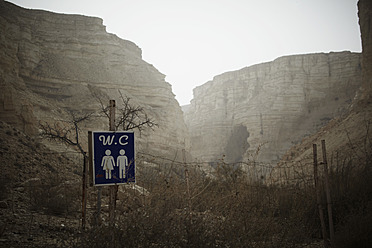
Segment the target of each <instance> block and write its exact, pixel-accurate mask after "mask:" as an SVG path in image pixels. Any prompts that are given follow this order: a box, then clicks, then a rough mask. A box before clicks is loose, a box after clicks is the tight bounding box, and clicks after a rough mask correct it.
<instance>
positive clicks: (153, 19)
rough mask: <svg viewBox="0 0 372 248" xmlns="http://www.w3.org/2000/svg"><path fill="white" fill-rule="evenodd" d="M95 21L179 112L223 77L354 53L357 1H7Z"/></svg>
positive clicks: (357, 34) (358, 48)
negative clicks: (130, 47)
mask: <svg viewBox="0 0 372 248" xmlns="http://www.w3.org/2000/svg"><path fill="white" fill-rule="evenodd" d="M10 2H13V3H15V4H17V5H19V6H22V7H26V8H32V9H45V10H49V11H53V12H58V13H70V14H82V15H88V16H97V17H100V18H102V19H103V23H104V25H105V26H106V28H107V31H108V32H110V33H114V34H116V35H117V36H119V37H120V38H123V39H126V40H130V41H132V42H134V43H136V44H137V45H138V46H139V47H140V48H141V49H142V54H143V59H144V60H145V61H147V62H148V63H150V64H153V65H154V66H155V67H156V68H157V69H158V70H159V71H160V72H161V73H163V74H165V75H166V81H167V82H169V83H170V84H171V85H172V89H173V92H174V93H175V94H176V99H177V100H178V101H179V103H180V105H185V104H188V103H189V101H190V100H191V99H192V89H193V88H195V87H196V86H198V85H201V84H203V83H206V82H207V81H209V80H212V79H213V77H214V76H216V75H219V74H221V73H224V72H226V71H233V70H238V69H241V68H243V67H246V66H250V65H254V64H259V63H262V62H267V61H272V60H274V59H276V58H278V57H281V56H284V55H293V54H303V53H315V52H330V51H344V50H348V51H353V52H360V51H361V41H360V30H359V25H358V16H357V0H105V1H103V0H101V1H96V0H63V1H62V0H11V1H10Z"/></svg>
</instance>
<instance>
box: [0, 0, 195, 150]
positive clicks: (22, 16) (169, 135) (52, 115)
mask: <svg viewBox="0 0 372 248" xmlns="http://www.w3.org/2000/svg"><path fill="white" fill-rule="evenodd" d="M0 30H1V38H0V51H1V53H0V56H1V60H0V86H1V89H2V90H1V94H0V102H1V103H2V106H1V107H0V118H1V119H2V120H5V121H7V122H9V123H12V124H14V125H17V126H19V127H22V126H24V125H27V128H26V129H27V130H28V132H31V133H35V132H36V130H37V125H36V123H37V120H46V121H48V120H53V119H56V118H57V117H58V118H59V119H61V118H65V117H66V113H65V110H66V109H67V110H78V111H81V112H88V111H94V110H99V109H100V104H99V103H98V101H96V99H95V97H94V96H101V97H102V100H104V101H107V104H108V100H109V99H115V100H117V105H118V107H120V103H121V102H120V94H122V95H124V96H127V97H130V98H131V102H132V103H133V104H135V105H139V106H142V107H144V109H145V110H146V112H147V113H148V114H149V116H150V117H151V118H153V119H154V121H155V122H156V123H157V124H158V125H159V127H158V128H155V129H154V131H148V132H144V133H142V135H141V136H138V137H139V139H140V142H139V148H140V149H144V150H146V151H147V152H159V153H162V154H168V155H170V154H174V152H176V151H177V150H182V149H187V146H188V137H187V131H186V126H185V124H184V121H183V117H182V110H181V108H180V106H179V104H178V102H177V101H176V100H175V97H174V94H173V93H172V89H171V85H170V84H169V83H167V82H165V76H164V75H163V74H162V73H160V72H159V71H158V70H157V69H156V68H155V67H154V66H152V65H151V64H148V63H146V62H145V61H143V60H142V54H141V49H140V48H138V47H137V46H136V45H135V44H134V43H133V42H130V41H127V40H123V39H120V38H118V37H117V36H115V35H113V34H109V33H107V32H106V29H105V26H103V24H102V19H100V18H95V17H86V16H80V15H65V14H56V13H51V12H47V11H40V10H27V9H23V8H20V7H18V6H15V5H13V4H10V3H7V2H4V1H0ZM26 112H27V113H26ZM107 122H108V121H107V120H102V119H101V120H96V121H95V122H94V123H89V124H88V125H87V127H86V129H90V130H94V129H97V128H98V129H100V130H107V125H108V124H107ZM24 130H25V128H24ZM172 156H173V155H172Z"/></svg>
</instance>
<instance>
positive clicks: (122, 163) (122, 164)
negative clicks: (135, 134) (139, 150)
mask: <svg viewBox="0 0 372 248" xmlns="http://www.w3.org/2000/svg"><path fill="white" fill-rule="evenodd" d="M119 153H120V156H118V158H117V160H116V166H118V167H119V178H125V168H126V167H127V166H128V158H127V156H125V151H124V150H123V149H121V150H120V151H119Z"/></svg>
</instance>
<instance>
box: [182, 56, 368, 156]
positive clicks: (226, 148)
mask: <svg viewBox="0 0 372 248" xmlns="http://www.w3.org/2000/svg"><path fill="white" fill-rule="evenodd" d="M360 85H361V55H360V54H358V53H350V52H337V53H329V54H325V53H320V54H305V55H294V56H286V57H281V58H278V59H276V60H274V61H272V62H268V63H263V64H258V65H254V66H250V67H247V68H243V69H241V70H238V71H232V72H226V73H224V74H221V75H218V76H216V77H214V79H213V80H212V81H210V82H207V83H205V84H204V85H202V86H199V87H197V88H195V89H194V99H193V100H192V101H191V105H190V106H187V108H185V110H184V111H185V114H184V116H185V121H186V123H187V125H188V127H189V131H190V139H191V144H192V149H191V153H192V155H193V156H194V157H196V158H198V159H201V160H203V161H216V160H217V159H219V158H222V156H223V155H226V157H225V160H226V161H227V162H237V161H247V160H250V159H253V157H254V159H255V160H256V161H259V162H264V163H276V162H278V161H279V160H280V158H281V157H282V155H283V154H284V153H285V152H286V151H287V150H288V149H289V148H290V147H291V146H293V145H294V144H296V143H299V142H300V141H301V140H302V139H303V138H304V137H305V136H308V135H310V134H313V133H315V132H316V131H317V130H319V128H320V127H322V126H324V125H325V124H326V123H327V122H328V121H329V120H331V119H333V118H335V117H337V116H340V115H341V114H342V113H345V112H346V111H347V109H348V108H349V106H350V105H351V103H352V100H353V98H354V97H355V94H356V92H357V91H358V89H359V87H360ZM258 150H259V152H258V156H256V152H257V151H258Z"/></svg>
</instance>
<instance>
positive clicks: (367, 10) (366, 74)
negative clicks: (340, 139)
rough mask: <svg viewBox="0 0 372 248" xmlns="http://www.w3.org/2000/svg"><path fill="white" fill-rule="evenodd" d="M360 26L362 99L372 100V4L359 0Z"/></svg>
mask: <svg viewBox="0 0 372 248" xmlns="http://www.w3.org/2000/svg"><path fill="white" fill-rule="evenodd" d="M358 16H359V26H360V33H361V38H362V50H363V56H362V68H363V91H362V98H364V99H369V100H370V101H371V100H372V62H371V61H372V30H371V26H372V2H371V1H368V0H359V2H358Z"/></svg>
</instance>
